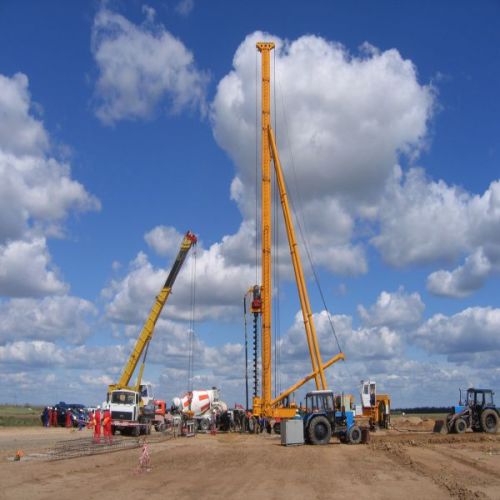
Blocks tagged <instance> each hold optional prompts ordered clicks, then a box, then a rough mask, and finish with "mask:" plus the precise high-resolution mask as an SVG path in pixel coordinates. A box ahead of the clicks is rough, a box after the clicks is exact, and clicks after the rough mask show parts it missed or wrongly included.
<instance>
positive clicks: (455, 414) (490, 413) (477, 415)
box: [446, 387, 500, 434]
mask: <svg viewBox="0 0 500 500" xmlns="http://www.w3.org/2000/svg"><path fill="white" fill-rule="evenodd" d="M493 394H494V392H493V391H492V390H491V389H474V388H473V387H471V388H469V389H467V392H466V393H465V395H464V396H465V397H464V398H463V400H462V391H460V402H459V404H458V405H455V406H454V407H453V409H452V412H451V413H450V414H449V415H448V416H447V417H446V428H447V430H448V432H455V433H457V434H462V433H464V432H465V431H466V430H467V429H472V430H473V431H474V432H488V433H495V432H497V430H498V427H499V422H500V412H499V410H498V408H497V407H496V406H495V403H494V402H493Z"/></svg>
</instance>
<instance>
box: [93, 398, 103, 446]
mask: <svg viewBox="0 0 500 500" xmlns="http://www.w3.org/2000/svg"><path fill="white" fill-rule="evenodd" d="M94 443H96V444H101V407H100V406H98V407H97V409H96V411H95V412H94Z"/></svg>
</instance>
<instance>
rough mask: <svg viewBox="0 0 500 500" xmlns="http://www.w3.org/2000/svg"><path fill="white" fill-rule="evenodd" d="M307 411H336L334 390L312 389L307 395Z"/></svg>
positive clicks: (329, 412)
mask: <svg viewBox="0 0 500 500" xmlns="http://www.w3.org/2000/svg"><path fill="white" fill-rule="evenodd" d="M306 412H307V413H308V414H314V413H323V414H331V415H333V414H334V413H335V401H334V397H333V392H332V391H312V392H308V393H307V395H306Z"/></svg>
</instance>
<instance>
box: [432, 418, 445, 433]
mask: <svg viewBox="0 0 500 500" xmlns="http://www.w3.org/2000/svg"><path fill="white" fill-rule="evenodd" d="M432 432H438V433H439V434H448V427H447V426H446V422H445V421H444V420H436V421H435V422H434V429H432Z"/></svg>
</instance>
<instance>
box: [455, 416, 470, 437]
mask: <svg viewBox="0 0 500 500" xmlns="http://www.w3.org/2000/svg"><path fill="white" fill-rule="evenodd" d="M454 427H455V432H456V433H457V434H463V433H464V432H465V431H466V429H467V422H466V421H465V420H464V419H463V418H457V419H456V420H455V425H454Z"/></svg>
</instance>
